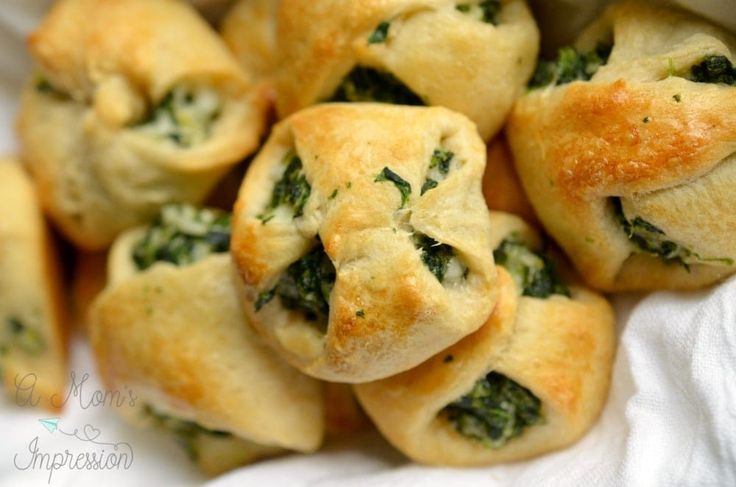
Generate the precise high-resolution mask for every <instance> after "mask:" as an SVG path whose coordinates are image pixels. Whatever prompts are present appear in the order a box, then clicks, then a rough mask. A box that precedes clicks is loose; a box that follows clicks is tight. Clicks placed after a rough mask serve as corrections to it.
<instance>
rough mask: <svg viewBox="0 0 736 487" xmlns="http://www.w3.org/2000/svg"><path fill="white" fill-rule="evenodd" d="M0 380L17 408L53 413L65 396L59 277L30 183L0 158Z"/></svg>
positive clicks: (10, 161)
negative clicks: (22, 407) (33, 408)
mask: <svg viewBox="0 0 736 487" xmlns="http://www.w3.org/2000/svg"><path fill="white" fill-rule="evenodd" d="M0 208H3V210H2V217H0V377H2V381H3V383H4V384H5V389H6V391H7V392H8V394H9V395H10V396H11V397H12V398H13V400H14V401H15V402H16V403H17V404H18V405H23V406H25V405H28V406H40V407H44V408H46V409H52V410H56V409H59V408H60V407H61V406H62V402H63V400H64V398H65V397H66V394H65V392H66V390H65V386H66V380H67V377H68V373H67V343H66V338H67V333H66V329H65V325H66V319H65V318H66V315H65V312H64V309H63V298H62V294H61V276H60V272H59V268H58V261H57V259H56V257H57V256H56V255H55V254H56V253H55V249H54V247H53V243H52V238H51V235H50V234H49V231H48V228H47V227H46V222H45V221H44V218H43V214H42V213H41V207H40V204H39V202H38V196H37V194H36V189H35V187H34V186H33V182H32V181H31V179H30V178H29V177H28V175H27V174H26V173H25V171H24V170H23V167H22V166H21V165H20V164H19V163H18V162H17V161H16V160H14V159H7V158H2V159H0Z"/></svg>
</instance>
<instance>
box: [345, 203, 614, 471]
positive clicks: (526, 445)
mask: <svg viewBox="0 0 736 487" xmlns="http://www.w3.org/2000/svg"><path fill="white" fill-rule="evenodd" d="M491 218H492V227H493V232H494V236H493V239H492V242H493V246H494V248H495V252H494V255H495V256H496V263H497V265H498V266H499V267H500V268H499V271H498V281H499V290H500V291H499V299H498V304H497V305H496V307H495V308H494V311H493V314H492V315H491V316H490V318H489V319H488V321H487V322H486V323H485V324H484V325H483V326H482V327H481V328H480V329H479V330H478V331H476V332H475V333H473V334H472V335H469V336H468V337H466V338H464V339H463V340H461V341H460V342H458V343H457V344H455V345H453V346H452V347H450V348H448V349H446V350H444V351H442V352H441V353H438V354H437V355H435V356H434V357H432V358H431V359H429V360H428V361H426V362H424V363H423V364H421V365H420V366H418V367H416V368H414V369H411V370H409V371H406V372H404V373H402V374H399V375H397V376H394V377H389V378H387V379H383V380H380V381H376V382H370V383H366V384H358V385H356V386H354V387H355V391H356V394H357V396H358V399H359V400H360V402H361V404H362V405H363V408H364V409H365V411H366V413H367V414H368V415H369V416H370V417H371V418H372V419H373V421H374V422H375V424H376V426H377V427H378V429H379V430H380V431H381V432H382V434H383V435H384V436H385V437H386V438H387V439H388V440H389V441H390V442H391V443H392V444H393V445H394V446H395V447H396V448H398V449H399V450H400V451H402V452H403V453H404V454H406V455H407V456H408V457H410V458H411V459H413V460H415V461H417V462H420V463H427V464H433V465H451V466H474V465H476V466H477V465H489V464H494V463H499V462H508V461H515V460H521V459H525V458H529V457H532V456H535V455H539V454H542V453H545V452H548V451H552V450H556V449H559V448H562V447H564V446H567V445H569V444H571V443H573V442H574V441H576V440H577V439H578V438H580V437H581V436H582V435H583V434H584V433H585V432H586V431H587V430H588V429H589V428H590V427H591V425H592V424H593V422H594V421H595V420H596V418H597V417H598V415H599V413H600V411H601V409H602V407H603V405H604V403H605V399H606V396H607V391H608V384H609V376H610V372H611V365H612V360H613V355H614V348H615V345H614V340H615V339H614V316H613V312H612V310H611V306H610V305H609V304H608V302H607V301H606V300H605V299H604V298H603V297H601V296H599V295H598V294H595V293H593V292H591V291H589V290H587V289H585V288H584V287H581V286H578V285H577V284H575V283H574V282H573V281H566V280H563V279H561V278H560V277H559V275H558V274H557V273H556V271H555V268H554V265H553V264H552V261H551V260H549V258H548V257H547V256H546V255H545V254H544V253H542V252H540V251H539V250H537V249H538V248H539V239H538V237H537V235H536V234H535V233H534V232H533V231H532V230H531V229H530V227H528V226H527V225H526V224H524V223H523V221H522V220H520V219H519V218H517V217H514V216H512V215H509V214H503V213H493V214H492V217H491Z"/></svg>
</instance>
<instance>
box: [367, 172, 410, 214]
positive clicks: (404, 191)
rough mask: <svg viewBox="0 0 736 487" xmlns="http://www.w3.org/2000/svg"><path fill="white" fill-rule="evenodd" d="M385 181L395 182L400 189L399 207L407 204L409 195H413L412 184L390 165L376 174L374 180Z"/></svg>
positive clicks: (377, 181) (376, 181)
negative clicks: (390, 167)
mask: <svg viewBox="0 0 736 487" xmlns="http://www.w3.org/2000/svg"><path fill="white" fill-rule="evenodd" d="M384 181H389V182H391V183H394V186H396V189H398V190H399V193H400V194H401V206H399V209H401V208H403V207H404V206H406V202H407V201H409V196H410V195H411V184H409V182H408V181H407V180H406V179H404V178H402V177H401V176H399V175H398V174H396V173H395V172H393V171H392V170H391V169H389V168H388V167H384V168H383V171H381V172H380V174H379V175H378V176H376V179H374V180H373V182H375V183H381V182H384Z"/></svg>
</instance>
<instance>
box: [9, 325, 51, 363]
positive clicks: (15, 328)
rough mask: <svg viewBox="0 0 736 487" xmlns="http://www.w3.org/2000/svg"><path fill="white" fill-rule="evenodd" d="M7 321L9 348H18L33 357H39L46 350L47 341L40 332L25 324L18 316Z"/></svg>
mask: <svg viewBox="0 0 736 487" xmlns="http://www.w3.org/2000/svg"><path fill="white" fill-rule="evenodd" d="M5 321H6V327H7V328H6V329H7V333H5V335H6V336H7V337H8V345H6V346H7V347H8V348H10V347H13V348H16V347H17V348H19V349H20V350H22V351H23V352H25V353H27V354H28V355H32V356H37V355H39V354H40V353H41V352H43V351H44V350H45V349H46V341H45V340H44V338H43V336H42V335H41V332H40V331H39V330H37V329H36V328H32V327H30V326H28V325H26V324H24V323H23V322H22V321H21V320H20V319H19V318H18V317H16V316H10V317H8V318H7V319H6V320H5Z"/></svg>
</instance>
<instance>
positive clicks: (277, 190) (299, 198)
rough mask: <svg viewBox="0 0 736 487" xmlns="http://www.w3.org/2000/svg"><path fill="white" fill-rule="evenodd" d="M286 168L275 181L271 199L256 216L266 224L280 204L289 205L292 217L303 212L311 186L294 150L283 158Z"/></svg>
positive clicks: (298, 215) (296, 216)
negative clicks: (264, 208) (292, 213)
mask: <svg viewBox="0 0 736 487" xmlns="http://www.w3.org/2000/svg"><path fill="white" fill-rule="evenodd" d="M284 162H286V169H285V170H284V174H283V176H281V179H279V180H278V181H277V182H276V185H275V186H274V187H273V193H271V201H270V202H269V204H268V206H267V207H266V210H265V211H264V212H263V213H261V214H260V215H258V218H259V219H260V220H261V221H262V222H263V223H264V224H266V223H267V222H268V221H269V220H271V219H272V218H273V217H274V212H275V211H276V208H278V207H279V206H281V205H286V206H288V207H290V208H291V209H292V210H293V212H294V218H298V217H300V216H302V215H303V214H304V205H306V204H307V200H308V199H309V195H310V194H311V192H312V187H311V186H310V185H309V183H308V182H307V178H306V176H305V175H304V173H303V171H302V160H301V159H300V158H299V156H298V155H296V154H295V153H294V152H289V153H288V154H287V155H286V157H285V158H284Z"/></svg>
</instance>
